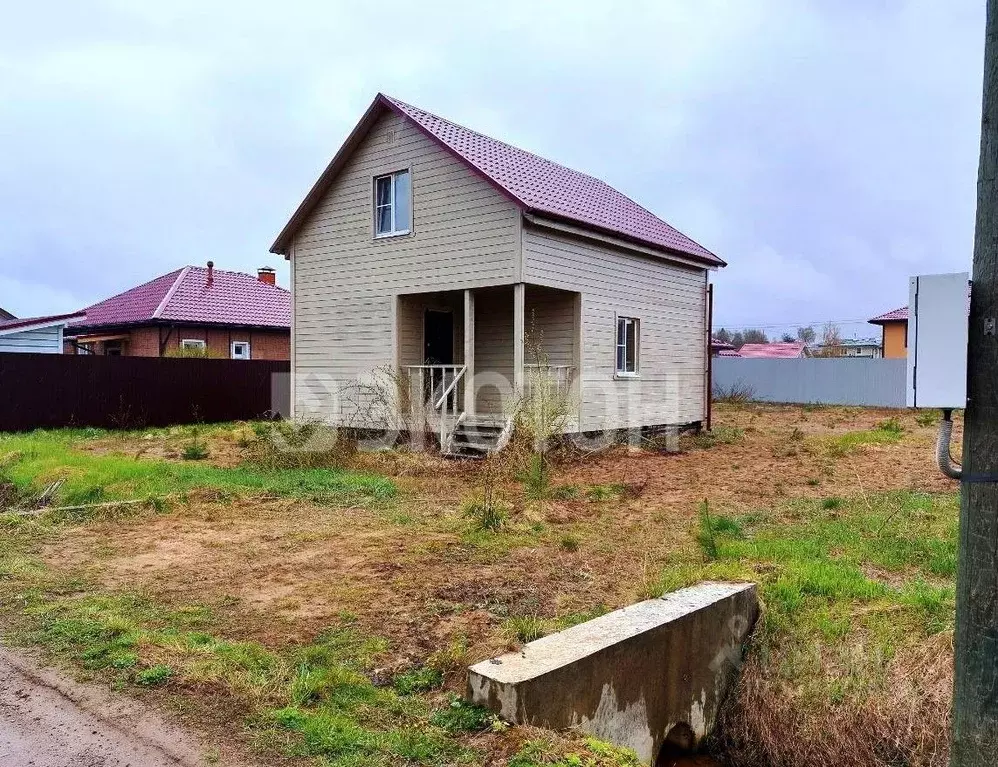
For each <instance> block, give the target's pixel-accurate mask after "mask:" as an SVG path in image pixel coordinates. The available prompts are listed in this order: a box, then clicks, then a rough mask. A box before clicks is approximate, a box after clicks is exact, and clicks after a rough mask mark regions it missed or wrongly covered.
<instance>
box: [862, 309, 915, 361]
mask: <svg viewBox="0 0 998 767" xmlns="http://www.w3.org/2000/svg"><path fill="white" fill-rule="evenodd" d="M868 322H870V323H871V324H873V325H880V327H881V329H882V330H883V335H882V336H881V344H880V346H881V349H882V350H883V352H882V353H883V357H884V359H888V360H894V359H905V358H906V357H907V356H908V307H907V306H902V307H901V308H900V309H894V310H893V311H890V312H887V314H881V315H880V316H879V317H874V318H873V319H872V320H868Z"/></svg>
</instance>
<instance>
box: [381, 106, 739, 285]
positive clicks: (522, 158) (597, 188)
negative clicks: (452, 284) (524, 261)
mask: <svg viewBox="0 0 998 767" xmlns="http://www.w3.org/2000/svg"><path fill="white" fill-rule="evenodd" d="M384 99H385V101H386V102H388V104H389V105H390V106H392V107H393V108H395V109H396V110H397V111H399V112H401V113H402V114H403V115H405V116H406V117H408V118H409V119H410V120H412V121H413V122H414V123H416V124H417V125H418V126H419V127H420V128H422V129H423V130H424V132H425V133H427V134H428V135H429V136H431V137H432V138H434V139H436V140H437V141H439V142H440V143H442V144H444V145H445V146H446V147H447V148H448V149H450V150H451V151H452V152H453V153H454V154H456V155H458V157H460V158H461V159H463V160H464V161H465V162H467V163H468V164H469V165H471V166H472V167H474V168H475V169H476V170H477V171H479V172H480V173H482V174H483V175H485V176H486V177H487V178H489V179H490V180H491V181H493V182H494V183H495V184H496V185H497V186H499V187H500V188H501V189H502V190H505V191H506V192H507V193H508V194H509V196H511V197H512V198H513V199H514V200H516V201H517V202H519V203H520V204H521V205H522V206H523V207H525V208H527V209H528V210H530V211H536V212H538V213H541V214H548V215H552V216H556V217H558V218H565V219H568V220H570V221H573V222H576V223H579V224H582V225H583V226H588V227H595V228H597V229H600V230H603V231H606V232H610V233H614V234H620V235H623V236H624V237H626V238H628V239H633V240H636V241H638V242H641V243H645V244H647V245H651V246H653V247H659V248H666V249H668V250H672V251H676V252H678V253H684V254H686V255H690V256H694V257H696V258H697V259H699V260H705V261H708V262H711V263H713V264H716V265H722V264H723V263H724V262H723V261H721V259H719V258H718V257H717V256H715V255H714V254H713V253H711V252H710V251H709V250H707V249H706V248H705V247H703V246H702V245H699V244H698V243H696V242H694V241H693V240H691V239H690V238H689V237H687V236H686V235H685V234H683V233H682V232H680V231H679V230H677V229H675V228H673V227H671V226H669V224H667V223H665V221H663V220H662V219H660V218H658V217H657V216H655V215H654V214H653V213H651V212H650V211H648V210H646V209H645V208H643V207H641V206H640V205H638V204H637V203H636V202H634V200H632V199H630V198H629V197H627V196H626V195H623V194H621V193H620V192H618V191H617V190H616V189H614V188H613V187H612V186H610V185H609V184H607V183H605V182H603V181H600V180H599V179H598V178H593V177H592V176H589V175H587V174H585V173H580V172H579V171H576V170H572V169H571V168H566V167H565V166H564V165H559V164H558V163H556V162H551V161H550V160H545V159H544V158H543V157H538V156H537V155H535V154H533V153H531V152H527V151H525V150H523V149H517V148H516V147H515V146H510V145H509V144H507V143H505V142H503V141H499V140H497V139H494V138H489V137H488V136H484V135H482V134H481V133H478V132H476V131H473V130H471V129H469V128H465V127H464V126H462V125H458V124H456V123H452V122H450V121H449V120H445V119H443V118H442V117H438V116H437V115H435V114H432V113H430V112H427V111H425V110H423V109H419V108H418V107H414V106H412V105H411V104H406V103H405V102H404V101H399V100H398V99H395V98H392V97H391V96H384Z"/></svg>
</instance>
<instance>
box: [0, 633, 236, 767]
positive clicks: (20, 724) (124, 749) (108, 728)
mask: <svg viewBox="0 0 998 767" xmlns="http://www.w3.org/2000/svg"><path fill="white" fill-rule="evenodd" d="M205 755H206V751H205V749H204V747H203V746H202V745H201V743H200V742H199V741H198V740H197V738H195V737H194V736H193V735H191V734H190V733H188V732H185V731H184V730H182V729H181V728H180V727H178V726H177V725H176V724H174V723H172V722H170V721H167V720H165V719H163V717H161V716H159V715H157V714H154V713H152V712H150V711H149V710H147V709H146V708H145V707H144V706H142V705H141V704H139V703H137V702H136V701H134V700H132V699H128V698H123V697H121V696H112V695H111V694H110V693H109V692H107V691H105V690H101V689H98V688H94V687H87V686H83V685H79V684H75V683H72V682H69V681H67V680H65V679H63V678H61V677H59V676H58V675H56V674H55V673H54V672H52V671H51V670H48V669H42V668H40V667H39V666H38V665H37V664H36V663H35V662H34V661H32V660H30V659H29V658H27V657H25V656H23V655H19V654H14V653H11V652H9V651H7V650H4V649H0V764H2V765H4V767H29V766H30V767H129V766H131V767H200V766H201V765H203V764H205V763H206V762H205ZM227 763H230V764H231V763H232V762H231V761H230V762H227Z"/></svg>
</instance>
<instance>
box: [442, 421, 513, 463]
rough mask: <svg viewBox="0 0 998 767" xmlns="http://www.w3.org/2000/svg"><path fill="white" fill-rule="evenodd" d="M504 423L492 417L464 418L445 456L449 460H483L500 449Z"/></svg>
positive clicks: (504, 427)
mask: <svg viewBox="0 0 998 767" xmlns="http://www.w3.org/2000/svg"><path fill="white" fill-rule="evenodd" d="M505 430H506V422H505V421H504V420H502V419H501V418H496V417H494V416H474V415H469V416H466V417H465V419H464V420H463V421H461V423H460V424H458V427H457V429H455V431H454V437H453V439H452V440H451V442H450V449H449V450H448V451H447V452H446V453H445V455H447V456H449V457H451V458H484V457H485V456H486V455H488V454H489V453H494V452H496V451H497V450H498V449H500V447H501V443H502V441H503V434H504V431H505Z"/></svg>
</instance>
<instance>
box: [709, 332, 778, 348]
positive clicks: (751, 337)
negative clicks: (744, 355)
mask: <svg viewBox="0 0 998 767" xmlns="http://www.w3.org/2000/svg"><path fill="white" fill-rule="evenodd" d="M714 338H716V339H717V340H718V341H720V342H721V343H724V344H731V345H732V346H734V347H735V348H736V349H740V348H741V347H742V346H744V345H745V344H768V343H769V338H768V337H767V336H766V334H765V332H763V331H762V330H752V329H749V330H736V331H735V332H734V333H732V332H731V331H729V330H725V329H724V328H721V329H720V330H718V331H717V332H716V333H714Z"/></svg>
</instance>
